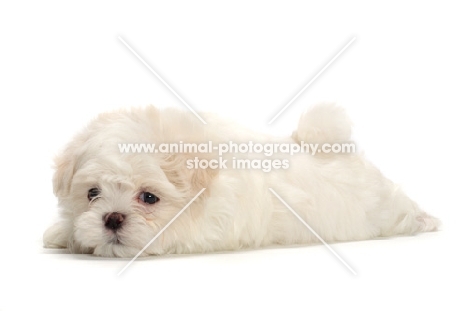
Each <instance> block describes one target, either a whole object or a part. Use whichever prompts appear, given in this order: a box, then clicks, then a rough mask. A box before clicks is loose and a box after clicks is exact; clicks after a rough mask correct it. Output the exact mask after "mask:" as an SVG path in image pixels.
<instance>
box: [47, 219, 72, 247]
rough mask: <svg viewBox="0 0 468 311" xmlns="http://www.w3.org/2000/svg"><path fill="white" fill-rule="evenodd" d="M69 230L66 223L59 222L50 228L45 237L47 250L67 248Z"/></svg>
mask: <svg viewBox="0 0 468 311" xmlns="http://www.w3.org/2000/svg"><path fill="white" fill-rule="evenodd" d="M68 231H69V230H68V229H67V226H66V224H65V222H63V221H61V222H58V223H56V224H54V225H52V226H51V227H49V228H48V229H47V230H46V231H45V232H44V235H43V242H44V247H45V248H66V247H67V243H68V236H69V234H68Z"/></svg>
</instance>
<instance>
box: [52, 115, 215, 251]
mask: <svg viewBox="0 0 468 311" xmlns="http://www.w3.org/2000/svg"><path fill="white" fill-rule="evenodd" d="M197 122H199V121H198V120H197V119H195V118H194V117H193V116H190V115H187V114H186V113H184V112H179V111H172V110H170V111H158V110H156V109H155V108H154V107H148V108H145V109H134V110H132V111H128V112H127V111H120V112H116V113H111V114H103V115H100V116H99V117H98V118H97V119H95V120H94V121H93V122H91V123H90V125H89V126H88V127H87V128H86V129H85V130H84V131H83V132H82V133H81V134H79V135H78V136H77V137H75V139H74V140H73V141H72V142H71V143H70V144H69V145H68V146H67V148H66V149H65V151H64V152H63V153H62V154H61V155H60V156H59V157H57V158H56V172H55V175H54V178H53V185H54V193H55V195H56V196H57V197H58V200H59V206H60V207H61V214H62V218H63V219H62V221H61V222H59V223H58V224H56V225H54V226H53V227H51V228H49V230H48V231H46V233H45V234H44V242H45V245H46V246H49V247H54V246H55V247H57V246H58V247H69V248H70V249H71V250H72V251H73V252H79V253H93V254H96V255H101V256H117V257H132V256H134V255H136V254H137V253H138V252H139V251H140V250H141V249H142V248H143V247H145V245H146V244H147V243H148V242H149V241H150V240H151V239H152V238H153V237H154V236H155V235H156V234H158V232H159V231H160V230H161V229H162V228H163V227H164V226H165V225H166V224H167V223H168V222H169V221H170V220H171V219H172V218H173V217H174V216H175V215H176V214H177V212H179V211H180V210H181V209H182V208H183V207H184V206H185V205H186V204H187V203H188V202H189V201H190V200H191V199H192V198H193V197H194V196H195V195H196V194H197V193H198V192H199V191H200V190H201V188H203V187H205V188H206V187H207V186H208V184H209V183H210V182H211V180H212V179H213V178H214V176H215V175H216V172H214V171H211V170H201V169H199V170H193V169H188V168H187V166H186V160H187V159H189V158H190V157H193V156H195V155H187V154H161V153H154V152H153V153H150V152H122V150H120V149H119V144H129V143H133V144H138V143H154V144H160V143H163V142H164V143H166V142H179V141H184V142H194V141H195V140H198V138H200V139H203V138H202V136H203V134H202V135H200V134H201V133H203V132H204V129H203V128H201V126H202V124H201V123H200V124H198V123H197ZM197 135H198V138H197ZM207 193H208V192H207V191H206V192H204V195H202V196H201V197H199V198H198V199H197V200H196V201H195V202H194V203H192V205H191V206H190V208H189V209H188V210H187V211H186V212H185V213H183V214H182V215H181V216H180V217H179V218H178V219H177V221H175V222H174V223H173V224H172V225H171V226H170V228H168V229H167V230H166V231H165V232H164V233H163V234H161V236H160V237H159V238H158V239H157V240H156V241H154V242H153V243H152V244H151V246H150V247H149V248H148V249H147V251H146V253H151V254H160V253H168V252H177V251H180V250H179V249H178V248H180V247H183V245H185V244H186V243H184V242H186V241H184V239H189V238H190V235H191V233H192V232H191V231H192V230H194V227H195V226H196V222H197V216H198V215H200V213H201V212H202V211H201V206H202V202H203V200H204V197H205V196H206V195H207Z"/></svg>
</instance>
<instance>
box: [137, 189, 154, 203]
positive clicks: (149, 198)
mask: <svg viewBox="0 0 468 311" xmlns="http://www.w3.org/2000/svg"><path fill="white" fill-rule="evenodd" d="M138 199H139V200H140V201H141V202H145V203H146V204H154V203H156V202H158V201H159V198H158V197H157V196H155V195H154V194H152V193H150V192H142V193H140V196H139V197H138Z"/></svg>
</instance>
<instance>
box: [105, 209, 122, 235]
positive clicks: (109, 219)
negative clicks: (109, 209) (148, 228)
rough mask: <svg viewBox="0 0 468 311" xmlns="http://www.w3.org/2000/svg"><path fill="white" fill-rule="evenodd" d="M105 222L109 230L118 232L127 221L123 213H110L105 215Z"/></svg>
mask: <svg viewBox="0 0 468 311" xmlns="http://www.w3.org/2000/svg"><path fill="white" fill-rule="evenodd" d="M103 220H104V226H105V227H106V228H107V229H111V230H113V231H116V230H118V229H119V228H120V227H122V224H123V222H124V220H125V215H124V214H121V213H116V212H114V213H108V214H106V215H104V217H103Z"/></svg>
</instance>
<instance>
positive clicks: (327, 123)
mask: <svg viewBox="0 0 468 311" xmlns="http://www.w3.org/2000/svg"><path fill="white" fill-rule="evenodd" d="M351 128H352V123H351V120H350V119H349V117H348V115H347V114H346V112H345V110H344V109H343V108H342V107H339V106H337V105H335V104H334V103H322V104H318V105H315V106H313V107H312V108H311V109H309V110H308V111H306V112H305V113H303V114H302V115H301V118H300V119H299V124H298V126H297V131H295V132H294V133H293V134H292V137H293V139H294V140H295V141H296V142H297V143H300V142H301V141H303V142H305V143H317V144H323V143H342V142H347V141H349V140H350V139H351Z"/></svg>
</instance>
